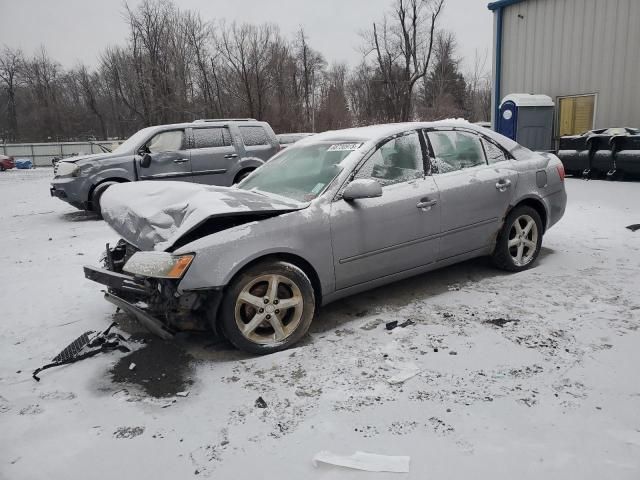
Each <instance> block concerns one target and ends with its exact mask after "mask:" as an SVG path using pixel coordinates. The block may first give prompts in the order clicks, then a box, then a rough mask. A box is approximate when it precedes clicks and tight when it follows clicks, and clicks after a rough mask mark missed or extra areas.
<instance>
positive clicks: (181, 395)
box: [176, 390, 189, 397]
mask: <svg viewBox="0 0 640 480" xmlns="http://www.w3.org/2000/svg"><path fill="white" fill-rule="evenodd" d="M188 395H189V390H185V391H183V392H176V396H177V397H187V396H188Z"/></svg>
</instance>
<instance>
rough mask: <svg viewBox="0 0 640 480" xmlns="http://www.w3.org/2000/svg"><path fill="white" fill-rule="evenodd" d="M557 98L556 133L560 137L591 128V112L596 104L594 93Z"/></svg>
mask: <svg viewBox="0 0 640 480" xmlns="http://www.w3.org/2000/svg"><path fill="white" fill-rule="evenodd" d="M558 100H559V101H558V108H559V122H558V125H559V127H558V129H559V132H558V134H559V135H560V136H561V137H562V136H563V135H577V134H579V133H582V132H586V131H587V130H593V112H594V109H595V105H596V96H595V95H577V96H573V97H561V98H559V99H558Z"/></svg>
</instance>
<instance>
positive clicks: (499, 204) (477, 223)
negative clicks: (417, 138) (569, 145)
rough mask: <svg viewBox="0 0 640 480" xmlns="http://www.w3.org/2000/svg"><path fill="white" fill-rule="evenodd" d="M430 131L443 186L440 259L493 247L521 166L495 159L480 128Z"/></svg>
mask: <svg viewBox="0 0 640 480" xmlns="http://www.w3.org/2000/svg"><path fill="white" fill-rule="evenodd" d="M427 137H428V140H429V146H430V151H431V159H432V172H433V178H434V181H435V183H436V185H437V186H438V190H439V192H440V208H441V210H440V212H441V215H442V219H441V228H442V238H441V240H440V249H439V251H440V253H439V260H445V259H448V258H451V257H454V256H456V255H461V254H465V253H469V252H474V251H479V250H481V249H484V248H487V247H488V246H489V245H491V243H492V241H493V239H494V238H495V234H496V233H497V231H498V229H499V228H500V226H501V224H502V219H503V218H504V216H505V214H506V212H507V209H508V208H509V204H510V203H511V199H512V196H513V192H514V190H515V184H516V181H517V179H518V174H517V172H516V170H514V169H513V168H511V164H510V162H508V161H504V162H497V163H494V164H492V165H489V164H488V163H487V160H486V157H485V151H484V147H483V144H482V142H483V141H485V140H481V137H480V136H479V135H478V134H476V133H475V132H472V131H465V130H460V129H451V130H430V131H428V132H427ZM491 145H493V146H494V147H497V145H495V144H493V142H491ZM497 148H499V147H497ZM503 155H506V153H504V152H503ZM504 158H505V159H506V156H505V157H504Z"/></svg>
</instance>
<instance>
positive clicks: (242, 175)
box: [233, 168, 255, 185]
mask: <svg viewBox="0 0 640 480" xmlns="http://www.w3.org/2000/svg"><path fill="white" fill-rule="evenodd" d="M254 170H255V168H249V169H247V170H242V171H241V172H239V173H238V174H237V175H236V178H234V179H233V184H234V185H235V184H236V183H240V182H241V181H242V180H244V179H245V178H247V177H248V176H249V174H250V173H251V172H253V171H254Z"/></svg>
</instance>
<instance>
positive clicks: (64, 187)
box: [49, 177, 90, 210]
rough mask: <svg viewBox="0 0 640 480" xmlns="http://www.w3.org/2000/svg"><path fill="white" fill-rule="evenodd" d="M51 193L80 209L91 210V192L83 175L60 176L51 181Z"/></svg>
mask: <svg viewBox="0 0 640 480" xmlns="http://www.w3.org/2000/svg"><path fill="white" fill-rule="evenodd" d="M49 194H50V195H51V196H52V197H55V198H59V199H60V200H63V201H65V202H67V203H69V204H70V205H72V206H74V207H76V208H77V209H79V210H89V207H90V205H89V202H88V201H87V198H88V196H89V192H88V189H87V187H86V186H85V179H84V178H82V177H59V178H55V179H54V180H53V181H52V182H51V187H49Z"/></svg>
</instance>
